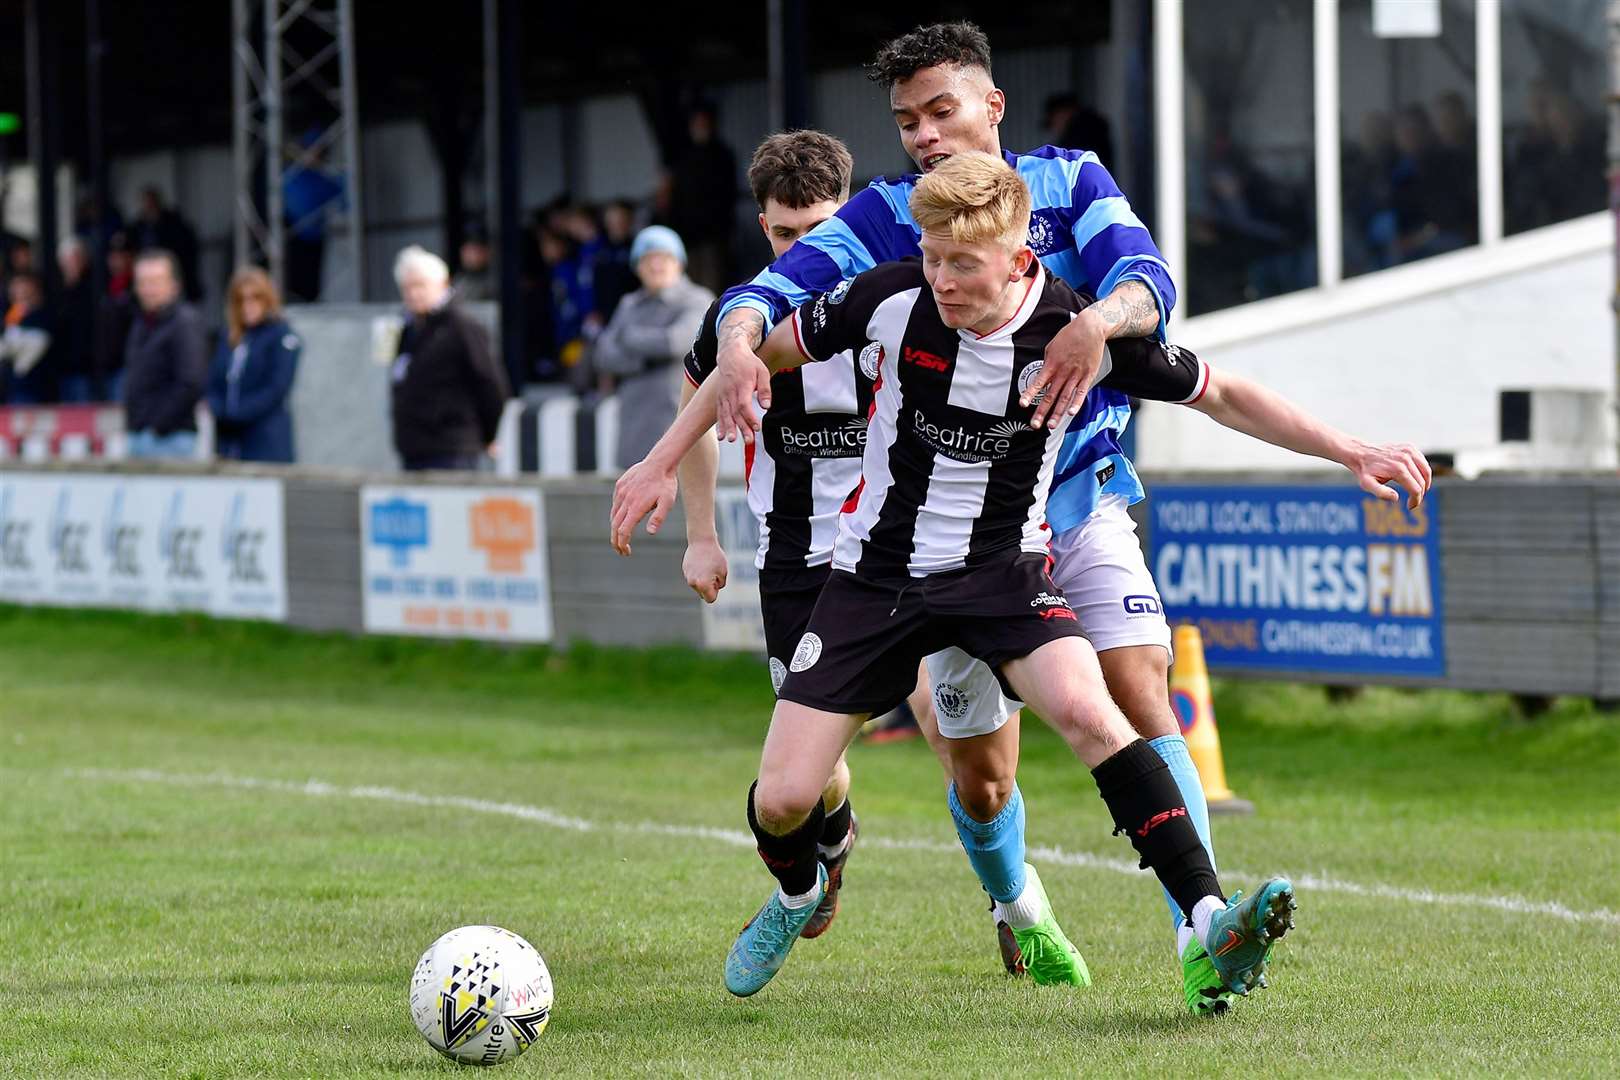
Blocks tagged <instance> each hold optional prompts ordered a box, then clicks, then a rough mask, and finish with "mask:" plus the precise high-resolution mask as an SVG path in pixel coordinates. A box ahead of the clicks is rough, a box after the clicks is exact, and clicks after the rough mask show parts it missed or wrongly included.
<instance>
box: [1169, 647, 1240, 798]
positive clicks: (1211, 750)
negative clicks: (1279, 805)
mask: <svg viewBox="0 0 1620 1080" xmlns="http://www.w3.org/2000/svg"><path fill="white" fill-rule="evenodd" d="M1175 646H1176V660H1175V663H1174V664H1172V665H1171V667H1170V704H1171V705H1172V706H1173V707H1174V708H1175V710H1176V719H1177V720H1179V721H1180V722H1181V734H1182V737H1183V738H1185V739H1186V740H1187V752H1188V753H1189V754H1190V755H1191V756H1192V759H1193V764H1194V765H1196V766H1198V778H1199V779H1200V780H1201V781H1203V784H1204V797H1205V798H1206V799H1208V800H1209V812H1210V813H1212V814H1252V813H1253V812H1254V804H1253V803H1251V802H1249V801H1248V800H1246V799H1240V798H1238V797H1237V795H1236V794H1234V793H1233V791H1232V789H1231V788H1229V787H1227V786H1226V766H1225V764H1224V763H1223V762H1222V761H1221V737H1220V735H1219V733H1217V732H1216V730H1215V705H1214V702H1213V701H1212V700H1211V699H1210V695H1209V669H1208V668H1206V667H1205V666H1204V638H1203V635H1201V634H1199V632H1198V627H1196V626H1193V625H1191V624H1186V625H1183V626H1178V627H1176V635H1175Z"/></svg>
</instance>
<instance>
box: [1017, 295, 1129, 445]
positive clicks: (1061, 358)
mask: <svg viewBox="0 0 1620 1080" xmlns="http://www.w3.org/2000/svg"><path fill="white" fill-rule="evenodd" d="M1107 344H1108V338H1107V334H1106V333H1105V332H1104V329H1103V325H1102V322H1101V320H1099V319H1098V318H1097V317H1096V316H1094V315H1089V314H1088V313H1087V312H1085V311H1082V312H1081V313H1080V314H1079V315H1077V316H1076V317H1075V318H1073V319H1071V320H1070V321H1069V325H1068V326H1065V327H1064V328H1063V329H1062V330H1060V331H1058V334H1057V336H1056V337H1054V338H1053V339H1052V340H1051V341H1050V342H1048V343H1047V346H1046V358H1045V362H1044V363H1042V364H1041V370H1040V373H1039V374H1037V375H1036V376H1035V378H1034V379H1033V380H1031V382H1030V384H1029V388H1028V389H1026V390H1025V391H1024V392H1023V393H1022V394H1021V395H1019V398H1018V403H1019V404H1020V405H1025V406H1027V405H1029V404H1030V403H1031V402H1034V403H1035V412H1034V413H1033V414H1032V415H1031V416H1030V418H1029V426H1030V427H1032V428H1041V427H1057V426H1058V425H1059V424H1061V423H1062V422H1063V420H1064V417H1065V414H1066V415H1068V416H1073V415H1075V414H1076V413H1078V412H1079V411H1080V403H1081V402H1082V401H1083V400H1085V396H1086V391H1087V390H1090V389H1091V384H1092V382H1093V381H1094V380H1095V379H1096V378H1097V372H1098V371H1100V370H1101V369H1102V361H1103V350H1104V348H1105V347H1106V346H1107Z"/></svg>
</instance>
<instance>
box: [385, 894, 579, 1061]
mask: <svg viewBox="0 0 1620 1080" xmlns="http://www.w3.org/2000/svg"><path fill="white" fill-rule="evenodd" d="M550 1018H551V972H550V971H548V970H546V962H545V960H543V959H541V957H540V954H539V953H538V952H536V951H535V948H534V946H533V945H530V944H529V943H528V942H527V941H524V940H523V939H522V938H520V937H518V936H517V935H516V934H514V933H512V931H510V930H502V929H501V928H500V927H498V926H463V927H461V928H460V929H457V930H452V931H450V932H449V933H448V934H446V935H444V936H443V937H442V938H440V939H439V940H438V941H435V942H434V943H433V944H432V945H429V946H428V950H427V952H425V953H423V954H422V959H420V960H418V961H417V962H416V972H415V974H413V975H412V976H411V1019H412V1020H415V1021H416V1030H418V1031H420V1032H421V1033H422V1037H423V1038H424V1039H426V1040H427V1041H428V1045H429V1046H431V1047H433V1049H435V1050H437V1051H438V1052H439V1053H441V1054H443V1055H444V1056H445V1057H447V1058H452V1059H454V1060H455V1061H459V1062H462V1063H463V1064H467V1065H498V1064H500V1063H501V1062H503V1061H508V1060H510V1059H512V1058H515V1057H517V1056H518V1055H519V1054H521V1053H523V1051H525V1050H527V1049H528V1048H529V1046H530V1045H531V1044H532V1043H533V1042H534V1041H535V1040H536V1039H538V1038H539V1037H540V1033H541V1032H542V1031H544V1030H545V1029H546V1021H547V1020H549V1019H550Z"/></svg>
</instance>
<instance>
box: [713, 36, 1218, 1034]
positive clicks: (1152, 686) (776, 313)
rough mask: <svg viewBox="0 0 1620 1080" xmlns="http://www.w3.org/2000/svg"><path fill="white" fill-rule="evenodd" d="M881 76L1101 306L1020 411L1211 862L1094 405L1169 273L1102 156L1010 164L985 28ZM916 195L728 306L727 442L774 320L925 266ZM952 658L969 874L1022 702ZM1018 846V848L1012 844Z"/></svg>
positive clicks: (1189, 981) (1059, 543)
mask: <svg viewBox="0 0 1620 1080" xmlns="http://www.w3.org/2000/svg"><path fill="white" fill-rule="evenodd" d="M871 74H872V77H873V78H874V80H875V81H878V82H881V83H883V84H884V85H886V86H887V87H888V90H889V101H890V107H891V111H892V113H893V115H894V118H895V122H896V125H897V126H898V128H899V131H900V138H901V143H902V145H903V147H904V149H905V150H906V153H907V154H908V155H909V156H910V157H911V159H912V160H913V161H914V162H916V164H917V166H918V167H919V168H920V169H921V170H922V171H923V172H928V171H930V170H932V169H933V168H935V167H936V166H937V165H938V164H939V163H940V162H942V161H944V160H946V159H948V158H949V157H950V156H951V155H953V154H957V153H962V152H967V151H975V150H977V151H985V152H990V153H994V154H999V155H1001V156H1002V157H1003V158H1004V159H1005V160H1006V161H1007V162H1008V163H1009V164H1010V165H1011V166H1012V167H1013V168H1014V169H1015V170H1016V171H1017V172H1018V174H1019V175H1020V177H1022V178H1023V180H1024V181H1025V183H1026V184H1027V185H1028V186H1029V188H1030V191H1031V194H1032V197H1033V212H1032V214H1031V218H1030V246H1031V248H1032V249H1033V250H1034V251H1035V253H1036V255H1037V256H1038V257H1039V258H1040V260H1041V262H1042V264H1043V265H1044V266H1045V267H1046V268H1047V269H1048V270H1049V271H1050V272H1052V273H1053V274H1055V275H1056V276H1058V277H1060V278H1062V279H1063V280H1064V281H1066V282H1068V283H1069V284H1070V285H1071V286H1073V287H1074V288H1076V289H1077V290H1080V291H1083V292H1088V293H1091V294H1093V295H1096V296H1098V297H1100V298H1101V299H1100V300H1099V302H1098V303H1096V304H1093V305H1091V306H1090V307H1088V308H1086V309H1085V310H1084V311H1082V312H1081V313H1080V314H1079V315H1078V316H1077V317H1076V318H1075V319H1074V320H1073V321H1072V322H1071V323H1070V325H1069V326H1068V327H1067V328H1066V329H1064V330H1063V331H1062V332H1060V333H1059V334H1057V335H1056V337H1054V338H1053V339H1052V341H1051V344H1050V345H1049V346H1048V347H1047V349H1046V355H1045V363H1044V365H1043V366H1042V370H1040V372H1039V373H1037V374H1036V375H1035V376H1034V377H1033V378H1032V379H1031V380H1030V383H1029V385H1028V386H1027V387H1025V388H1023V396H1022V399H1023V401H1024V402H1025V403H1029V402H1034V403H1035V409H1034V412H1033V413H1032V416H1031V420H1032V423H1034V424H1036V425H1040V424H1042V423H1047V424H1050V423H1056V422H1058V421H1059V419H1060V418H1061V417H1063V416H1064V414H1067V415H1068V416H1070V417H1072V422H1071V423H1070V425H1069V429H1068V430H1069V434H1068V436H1067V437H1066V439H1065V440H1064V444H1063V447H1062V450H1061V452H1060V456H1059V460H1058V463H1057V470H1056V477H1055V479H1054V482H1053V486H1052V491H1051V496H1050V499H1049V501H1048V507H1047V514H1048V522H1049V524H1050V527H1051V530H1052V534H1053V543H1052V553H1053V557H1054V560H1055V569H1054V576H1055V578H1056V579H1057V583H1058V585H1059V586H1060V587H1062V589H1063V590H1064V592H1065V594H1066V595H1067V596H1068V597H1069V599H1070V601H1071V603H1073V605H1074V609H1075V612H1076V614H1077V616H1078V618H1079V622H1080V625H1081V628H1082V629H1083V630H1084V631H1085V633H1086V635H1087V637H1088V638H1089V639H1090V640H1091V642H1092V645H1093V646H1094V647H1095V648H1096V649H1097V651H1098V654H1099V660H1100V661H1101V666H1102V671H1103V675H1104V678H1105V680H1106V683H1107V686H1108V690H1109V692H1110V694H1111V695H1112V697H1113V698H1114V700H1115V701H1116V702H1117V703H1118V704H1119V706H1120V708H1121V710H1122V711H1123V712H1124V713H1125V715H1126V717H1127V718H1128V719H1129V720H1130V722H1131V724H1132V726H1133V727H1134V728H1135V729H1136V731H1137V732H1138V733H1140V734H1141V735H1142V736H1143V737H1144V738H1146V739H1148V740H1149V742H1150V745H1152V746H1153V748H1154V749H1155V750H1156V751H1158V752H1159V754H1160V755H1161V756H1163V758H1164V759H1165V761H1166V763H1167V764H1168V765H1169V767H1170V769H1171V772H1172V774H1173V775H1174V776H1175V778H1176V780H1177V783H1178V784H1179V786H1180V787H1181V789H1182V792H1183V795H1184V797H1185V799H1186V802H1187V807H1188V810H1189V812H1190V813H1191V815H1192V817H1193V820H1194V823H1195V825H1196V826H1197V829H1198V833H1199V836H1200V837H1201V838H1202V840H1203V841H1204V844H1205V846H1206V847H1207V848H1210V849H1211V859H1212V860H1213V858H1214V855H1213V848H1212V845H1211V844H1210V834H1209V824H1208V809H1207V804H1206V802H1205V799H1204V795H1203V790H1202V787H1201V786H1200V783H1199V779H1198V774H1197V770H1196V768H1195V767H1194V766H1193V763H1192V760H1191V757H1190V756H1189V754H1188V753H1187V748H1186V743H1185V742H1184V741H1183V739H1182V738H1181V734H1180V728H1179V725H1178V724H1177V721H1176V718H1175V714H1174V712H1173V711H1172V710H1171V707H1170V702H1169V696H1168V693H1167V690H1166V684H1167V674H1168V668H1169V662H1170V633H1169V627H1168V625H1167V623H1166V622H1165V619H1164V617H1163V614H1162V609H1161V606H1160V603H1159V596H1158V590H1157V588H1156V586H1155V585H1154V583H1153V578H1152V575H1151V574H1150V573H1149V571H1148V568H1147V565H1146V563H1145V561H1144V560H1143V557H1142V554H1141V550H1140V547H1139V545H1138V544H1137V541H1136V537H1135V525H1134V524H1133V523H1132V522H1131V519H1130V517H1129V515H1128V513H1127V508H1128V507H1129V505H1130V504H1131V503H1133V502H1136V501H1138V500H1140V499H1141V498H1142V497H1143V491H1142V487H1141V483H1140V481H1139V480H1138V479H1137V477H1136V473H1135V470H1134V468H1133V467H1132V465H1131V463H1130V461H1129V459H1127V458H1126V457H1125V455H1124V454H1123V453H1122V451H1121V449H1120V444H1119V435H1120V433H1121V432H1122V431H1123V429H1124V427H1125V424H1126V423H1127V422H1128V420H1129V417H1130V404H1129V399H1128V398H1126V397H1125V396H1124V395H1123V394H1121V393H1119V392H1117V391H1115V390H1110V389H1104V388H1099V389H1096V390H1093V391H1091V392H1090V393H1086V388H1087V387H1089V386H1090V384H1091V382H1092V380H1093V378H1094V376H1095V374H1096V372H1097V370H1098V368H1099V366H1100V364H1101V362H1102V357H1103V354H1104V350H1105V347H1106V343H1107V342H1108V341H1109V340H1111V339H1118V338H1130V337H1143V336H1149V335H1158V336H1160V337H1162V336H1163V333H1164V328H1165V324H1166V321H1167V320H1168V317H1169V314H1170V311H1171V310H1172V309H1173V307H1174V304H1175V286H1174V283H1173V282H1172V280H1171V277H1170V273H1169V270H1168V268H1167V267H1166V265H1165V263H1164V261H1163V259H1162V257H1161V256H1160V254H1159V252H1158V249H1157V248H1156V247H1155V246H1154V243H1153V240H1152V237H1151V236H1150V235H1149V234H1148V232H1147V230H1146V228H1144V227H1143V225H1142V223H1141V222H1140V220H1139V219H1137V217H1136V215H1135V214H1134V212H1132V210H1131V208H1130V204H1129V202H1128V200H1127V199H1126V198H1125V196H1124V195H1123V193H1121V192H1120V190H1119V188H1118V186H1117V185H1116V184H1115V183H1114V181H1113V179H1112V177H1110V176H1109V174H1108V172H1107V170H1106V169H1105V168H1104V167H1103V166H1102V164H1101V162H1099V161H1098V160H1097V158H1096V155H1094V154H1091V153H1088V152H1083V151H1079V150H1067V149H1059V148H1055V147H1042V148H1040V149H1038V150H1035V151H1032V152H1031V153H1028V154H1013V153H1007V152H1004V151H1003V150H1002V148H1001V145H1000V137H999V133H998V125H999V124H1000V122H1001V119H1002V116H1003V115H1004V111H1005V108H1006V100H1005V95H1004V94H1003V92H1002V91H1001V90H999V89H997V88H996V86H995V83H994V80H993V79H992V76H991V68H990V50H989V43H988V41H987V40H986V39H985V36H984V34H983V33H982V31H980V30H979V29H978V28H977V27H975V26H973V25H972V24H970V23H951V24H940V25H934V26H927V27H922V28H919V29H917V30H914V31H912V32H911V33H909V34H906V35H904V36H902V37H900V38H898V39H896V40H894V41H892V42H890V43H888V44H887V45H885V46H884V47H883V48H882V49H881V50H880V51H879V53H878V56H877V58H876V60H875V61H874V63H873V64H872V65H871ZM916 179H917V178H916V176H906V177H900V178H897V179H880V180H878V181H875V182H874V183H873V184H872V185H871V186H870V187H868V188H866V189H865V190H863V191H861V192H858V193H857V194H856V195H855V196H854V197H853V198H852V199H850V200H849V202H848V203H846V204H845V205H844V206H843V207H842V208H840V209H839V211H838V213H837V214H836V215H835V216H834V217H833V218H832V219H831V220H829V221H827V222H826V223H824V224H823V225H821V226H820V227H818V228H817V229H816V230H814V231H813V232H812V233H810V234H809V235H808V236H806V237H805V238H803V239H802V240H801V241H800V242H799V243H797V244H795V245H794V246H793V247H792V248H791V249H790V250H789V251H788V252H787V253H786V254H785V255H783V256H782V257H781V258H779V259H777V260H776V262H774V263H773V264H772V265H771V266H770V267H769V268H767V269H766V270H764V271H762V272H761V273H760V274H759V275H757V276H756V277H755V278H754V279H753V281H751V282H749V283H748V284H746V285H743V286H740V287H738V288H735V289H732V290H730V291H729V292H727V294H726V295H725V297H724V298H723V302H722V316H721V324H720V328H719V332H718V338H719V343H718V369H719V373H720V375H721V377H723V378H724V379H726V380H727V384H728V385H727V386H726V387H725V392H724V393H722V394H721V396H720V399H719V401H718V416H719V430H720V433H721V435H722V437H727V438H734V437H736V436H737V435H738V434H739V433H740V435H741V437H742V438H743V439H744V440H749V439H751V438H752V437H753V432H754V431H755V430H758V427H759V420H758V417H757V416H756V415H755V412H754V408H753V402H754V399H755V395H756V394H757V395H758V400H759V402H760V404H761V405H762V406H765V407H767V408H768V407H769V403H770V384H769V377H768V374H767V372H766V369H765V367H764V365H763V364H762V363H761V362H760V360H759V359H758V357H757V356H755V355H754V349H755V348H756V347H757V346H758V345H759V344H760V343H761V342H762V341H763V337H764V334H765V333H766V331H768V330H769V329H770V327H771V326H772V325H774V323H775V322H776V321H777V320H778V319H780V318H782V317H784V316H785V315H786V314H787V312H788V311H790V310H791V309H793V308H794V307H796V306H798V305H800V304H802V303H804V302H805V301H806V300H807V299H808V298H809V297H810V296H811V295H812V293H814V292H818V291H824V290H828V289H831V288H833V287H834V286H835V285H837V284H838V283H839V282H840V281H842V280H844V279H847V278H849V277H852V276H854V275H855V274H857V273H860V272H862V271H864V270H867V269H869V268H871V267H872V266H874V265H876V264H878V263H881V262H885V261H889V260H894V259H900V258H905V257H909V256H915V255H917V254H919V246H918V244H919V238H920V235H921V230H920V229H918V227H917V225H916V223H915V221H914V220H913V219H912V217H911V213H910V210H909V206H908V200H909V197H910V194H911V191H912V189H913V188H914V187H915V184H916ZM1043 395H1044V396H1043ZM1126 598H1130V599H1131V600H1132V601H1133V602H1132V603H1129V604H1127V603H1126ZM947 656H949V657H954V660H949V659H943V658H930V670H931V674H932V675H933V678H934V682H935V691H936V693H935V705H936V711H939V712H941V713H942V714H944V713H945V712H946V711H947V710H948V711H949V713H950V715H951V719H952V720H953V721H954V722H955V726H956V730H957V731H958V732H967V733H969V734H968V736H967V737H964V738H962V739H960V740H958V741H957V742H956V743H954V744H953V751H954V752H953V755H952V756H953V765H952V771H953V776H954V781H955V782H954V784H953V788H952V791H951V809H952V815H953V818H954V819H955V821H956V824H957V827H958V833H959V835H960V836H961V838H962V842H963V845H964V847H966V848H967V850H968V853H969V857H970V859H971V858H972V857H973V856H974V854H975V852H976V851H977V850H982V849H985V848H990V847H998V846H1001V845H1005V844H1014V843H1015V844H1016V846H1017V847H1018V848H1019V849H1020V850H1022V846H1023V841H1022V835H1021V834H1022V812H1021V806H1022V800H1021V797H1020V795H1019V793H1018V791H1017V788H1016V787H1011V788H1010V789H1009V788H1008V787H1007V786H1006V785H1005V784H1004V783H1001V782H999V781H998V777H999V776H1000V775H1001V771H1000V770H999V769H997V768H995V767H994V766H995V764H996V762H997V761H998V760H999V756H1000V755H1006V754H1009V753H1010V754H1012V755H1013V759H1014V760H1016V753H1017V723H1016V712H1013V711H1011V708H1010V707H1011V706H1013V705H1016V703H1012V702H1008V701H1005V700H1003V699H1002V698H1001V696H1000V695H999V694H998V693H997V692H996V687H995V684H994V679H993V676H991V675H990V673H989V672H988V669H986V668H984V666H983V665H982V664H977V663H976V662H975V661H973V660H972V659H971V658H969V657H967V656H966V655H965V654H961V653H949V654H947ZM1009 830H1011V831H1012V832H1014V833H1016V834H1017V835H1016V836H1015V837H1013V838H1011V839H1009V836H1008V833H1009ZM1170 906H1171V913H1172V920H1173V922H1174V924H1175V925H1176V927H1177V954H1178V956H1179V957H1180V959H1181V961H1182V967H1183V982H1184V988H1185V990H1186V994H1187V1000H1188V1003H1189V1006H1190V1007H1192V1008H1193V1011H1195V1012H1204V1011H1218V1010H1219V1009H1221V1008H1224V1007H1225V1004H1226V1001H1225V999H1224V998H1221V997H1220V996H1218V995H1212V994H1209V993H1206V992H1205V991H1207V990H1209V989H1210V988H1212V987H1215V986H1217V985H1218V980H1217V979H1216V977H1215V973H1214V971H1213V969H1212V967H1211V965H1210V962H1209V959H1208V957H1207V956H1206V955H1204V953H1203V950H1202V949H1201V948H1200V947H1199V945H1198V943H1197V942H1196V941H1194V940H1192V939H1191V937H1190V935H1189V934H1188V933H1187V930H1186V927H1185V925H1184V921H1183V920H1182V918H1181V915H1180V913H1179V912H1178V910H1177V908H1176V905H1175V904H1174V903H1171V905H1170Z"/></svg>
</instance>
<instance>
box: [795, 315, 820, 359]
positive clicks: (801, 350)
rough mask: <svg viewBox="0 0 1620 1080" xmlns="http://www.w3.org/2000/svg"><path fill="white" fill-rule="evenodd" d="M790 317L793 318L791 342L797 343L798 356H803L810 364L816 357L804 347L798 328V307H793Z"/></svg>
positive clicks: (801, 333)
mask: <svg viewBox="0 0 1620 1080" xmlns="http://www.w3.org/2000/svg"><path fill="white" fill-rule="evenodd" d="M791 318H792V320H793V344H795V345H797V346H798V347H799V355H800V356H802V357H804V358H805V359H806V360H808V361H810V362H811V363H812V364H813V363H815V362H816V358H815V357H813V356H811V355H810V350H809V349H807V348H805V347H804V334H803V332H802V331H801V330H800V327H799V309H798V308H794V309H793V314H792V316H791Z"/></svg>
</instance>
